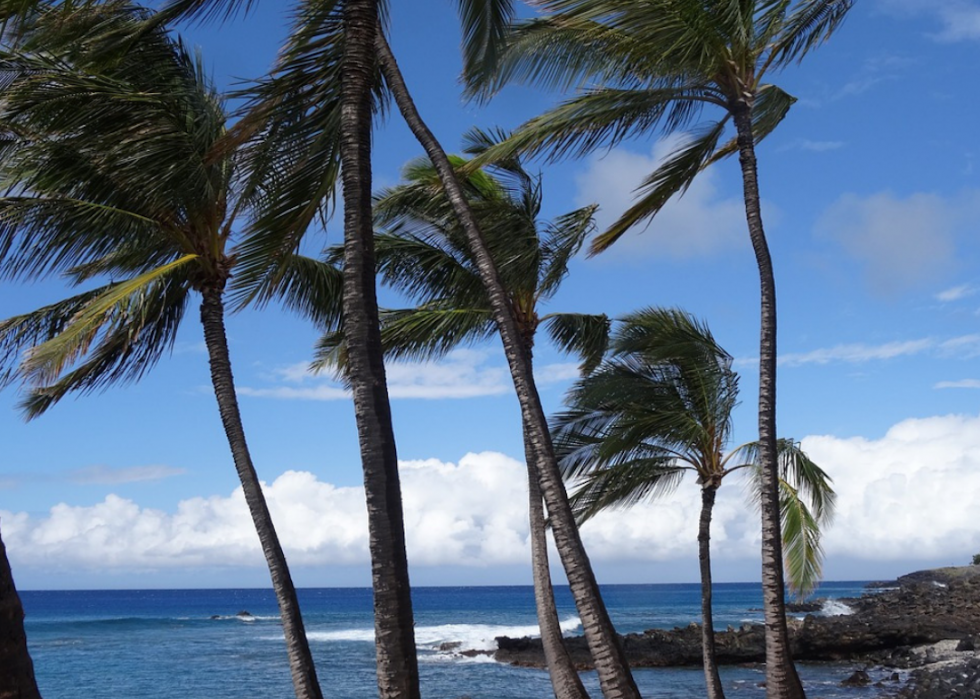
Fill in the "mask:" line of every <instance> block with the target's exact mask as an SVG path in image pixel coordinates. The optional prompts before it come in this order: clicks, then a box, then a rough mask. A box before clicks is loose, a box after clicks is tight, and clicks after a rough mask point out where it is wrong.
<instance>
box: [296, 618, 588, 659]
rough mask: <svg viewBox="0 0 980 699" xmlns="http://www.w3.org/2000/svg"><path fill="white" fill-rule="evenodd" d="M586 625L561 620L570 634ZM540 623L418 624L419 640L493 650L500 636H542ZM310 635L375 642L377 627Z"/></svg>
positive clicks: (434, 646) (423, 644) (424, 644)
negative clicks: (508, 624) (375, 629)
mask: <svg viewBox="0 0 980 699" xmlns="http://www.w3.org/2000/svg"><path fill="white" fill-rule="evenodd" d="M581 625H582V621H581V620H580V619H579V618H578V617H576V616H573V617H569V618H568V619H565V620H564V621H562V622H561V624H560V628H561V630H562V633H564V634H568V633H571V632H573V631H575V630H576V629H578V628H579V627H580V626H581ZM538 635H540V632H539V630H538V627H537V625H536V624H535V625H528V626H502V625H498V624H439V625H437V626H416V627H415V643H416V644H417V645H418V647H419V649H420V650H428V651H438V650H440V648H441V647H444V646H445V645H448V644H452V645H453V650H452V653H453V654H458V653H459V652H461V651H468V650H478V651H493V650H496V649H497V642H496V640H495V639H496V638H497V636H510V637H512V638H520V637H522V636H538ZM306 637H307V638H308V639H310V640H311V641H319V642H327V643H329V642H338V641H355V642H366V643H374V629H373V628H369V629H365V628H360V629H337V630H336V631H309V632H307V634H306Z"/></svg>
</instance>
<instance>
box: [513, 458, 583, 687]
mask: <svg viewBox="0 0 980 699" xmlns="http://www.w3.org/2000/svg"><path fill="white" fill-rule="evenodd" d="M524 454H525V458H526V460H527V494H528V508H527V509H528V528H529V533H530V537H531V573H532V576H533V579H534V602H535V607H536V609H537V614H538V628H539V629H540V630H541V647H542V649H543V650H544V658H545V662H547V664H548V674H549V676H550V677H551V687H552V689H553V690H554V692H555V697H556V699H589V694H588V692H586V691H585V687H584V686H583V685H582V679H581V678H580V677H579V674H578V672H577V671H576V670H575V666H574V665H573V664H572V659H571V657H570V656H569V655H568V650H567V649H566V648H565V642H564V641H563V640H562V632H561V621H560V619H559V618H558V609H557V607H556V606H555V590H554V587H553V586H552V584H551V566H550V565H549V564H548V536H547V526H546V518H545V510H544V502H543V501H542V499H541V488H540V487H539V486H538V473H537V470H536V468H535V462H536V459H535V457H534V453H533V452H532V451H531V444H530V441H529V440H525V443H524Z"/></svg>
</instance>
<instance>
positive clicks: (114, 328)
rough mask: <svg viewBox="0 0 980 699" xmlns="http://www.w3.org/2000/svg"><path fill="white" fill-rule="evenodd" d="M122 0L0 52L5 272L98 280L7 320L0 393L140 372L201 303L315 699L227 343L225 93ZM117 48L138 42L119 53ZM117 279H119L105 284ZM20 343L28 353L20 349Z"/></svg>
mask: <svg viewBox="0 0 980 699" xmlns="http://www.w3.org/2000/svg"><path fill="white" fill-rule="evenodd" d="M147 16H148V15H147V13H146V12H145V11H143V10H140V9H139V8H137V7H135V6H133V5H131V4H129V3H128V2H120V1H119V0H115V1H113V2H106V3H100V4H97V5H83V6H80V7H72V6H68V5H65V6H58V5H53V6H50V7H42V8H41V9H40V10H39V12H38V13H36V14H35V15H34V16H32V17H31V18H30V20H29V22H28V23H27V24H25V25H24V26H21V27H20V30H21V32H22V37H21V39H22V43H21V45H20V48H19V50H18V51H16V52H5V53H4V55H3V56H2V59H3V60H5V61H8V62H10V63H13V64H14V65H17V66H19V67H20V69H21V70H22V71H23V72H22V76H21V78H20V79H19V80H17V81H15V82H14V84H13V85H12V86H11V87H10V89H9V90H8V91H7V92H6V93H5V95H4V101H3V103H2V105H0V129H3V131H4V132H5V133H7V134H11V135H13V136H14V140H12V141H11V142H10V143H9V144H8V145H7V147H6V149H5V150H4V151H3V152H2V154H0V184H2V188H3V189H4V190H5V191H7V192H8V194H7V195H6V196H4V197H2V198H0V251H4V252H5V256H4V258H3V259H2V260H0V273H2V274H3V275H4V276H6V277H8V278H9V277H18V276H26V277H36V276H41V275H46V274H50V273H53V272H63V273H64V274H65V275H66V276H67V278H68V279H69V280H70V281H71V282H73V283H75V284H85V285H92V284H93V283H94V284H95V286H94V287H92V288H89V289H88V290H86V291H83V292H81V293H79V294H76V295H75V296H72V297H71V298H68V299H65V300H63V301H59V302H56V303H53V304H51V305H49V306H45V307H44V308H41V309H38V310H36V311H34V312H31V313H27V314H24V315H20V316H16V317H13V318H9V319H7V320H5V321H2V322H0V383H10V382H15V381H23V382H24V383H25V384H26V386H27V388H28V394H27V397H26V399H25V401H24V404H23V405H24V408H25V411H26V414H27V416H28V417H30V418H33V417H36V416H38V415H40V414H41V413H43V412H45V411H46V410H48V409H49V408H51V407H52V406H53V405H54V404H56V403H57V402H58V401H59V400H61V399H62V398H64V397H65V396H67V395H69V394H71V393H86V392H90V391H93V390H98V389H101V388H104V387H107V386H108V385H110V384H112V383H121V382H126V381H133V380H136V379H138V378H139V377H140V376H141V375H142V374H143V373H144V372H146V371H147V370H149V369H150V368H151V367H152V366H153V365H154V364H155V363H156V361H157V360H158V359H159V358H160V357H161V355H163V354H164V353H166V352H168V351H169V350H170V349H171V348H172V346H173V342H174V340H175V337H176V333H177V329H178V327H179V326H180V323H181V320H182V319H183V317H184V314H185V311H186V309H187V306H188V304H189V303H190V301H191V298H192V297H193V296H194V295H199V296H200V320H201V324H202V326H203V329H204V339H205V344H206V346H207V351H208V357H209V360H210V367H211V381H212V385H213V388H214V393H215V397H216V399H217V402H218V409H219V412H220V415H221V421H222V425H223V427H224V431H225V436H226V437H227V439H228V444H229V446H230V448H231V452H232V457H233V460H234V463H235V468H236V470H237V472H238V476H239V478H240V480H241V484H242V488H243V491H244V494H245V500H246V503H247V504H248V508H249V512H250V513H251V516H252V521H253V523H254V525H255V528H256V531H257V533H258V536H259V541H260V543H261V547H262V551H263V554H264V555H265V558H266V561H267V563H268V566H269V571H270V574H271V577H272V583H273V587H274V589H275V592H276V597H277V600H278V603H279V608H280V612H281V616H282V624H283V632H284V635H285V639H286V646H287V651H288V656H289V663H290V669H291V672H292V679H293V685H294V688H295V690H296V696H297V697H302V698H304V699H319V698H320V697H321V696H322V695H321V691H320V686H319V683H318V681H317V677H316V671H315V669H314V666H313V659H312V656H311V654H310V649H309V644H308V641H307V639H306V633H305V631H304V627H303V620H302V617H301V616H300V611H299V604H298V601H297V597H296V590H295V588H294V587H293V583H292V580H291V577H290V573H289V569H288V566H287V564H286V558H285V556H284V554H283V551H282V548H281V546H280V544H279V539H278V537H277V535H276V532H275V528H274V526H273V523H272V518H271V516H270V513H269V509H268V507H267V505H266V501H265V498H264V496H263V494H262V488H261V485H260V482H259V479H258V476H257V474H256V472H255V468H254V466H253V464H252V460H251V457H250V455H249V450H248V445H247V443H246V440H245V434H244V429H243V426H242V420H241V416H240V413H239V408H238V402H237V398H236V394H235V387H234V379H233V376H232V370H231V361H230V356H229V349H228V343H227V338H226V334H225V302H224V296H225V290H226V285H227V283H228V279H229V277H230V276H231V273H232V270H233V269H235V268H236V265H237V262H238V253H239V246H238V245H237V236H236V234H235V230H234V224H235V221H236V218H237V217H238V215H239V214H241V213H242V212H243V211H246V210H247V209H248V206H249V203H250V202H249V195H250V194H254V193H255V192H250V188H249V187H247V186H246V183H244V182H243V178H242V175H241V168H240V163H239V155H238V154H237V153H235V152H234V151H229V150H227V149H225V148H224V147H219V146H220V144H221V142H222V140H223V139H224V138H225V134H226V120H227V117H226V113H225V111H224V108H223V104H222V100H221V98H220V97H219V96H218V95H217V93H216V92H215V91H214V89H213V87H212V86H210V85H209V84H208V82H207V79H206V78H205V75H206V73H205V70H204V67H203V66H202V65H201V64H200V62H199V61H198V60H195V59H194V58H193V57H192V55H191V54H189V53H188V52H187V50H186V49H185V48H184V46H183V45H182V44H181V43H180V42H179V41H175V40H172V39H171V38H170V37H169V35H168V34H167V33H166V32H165V31H164V30H162V29H160V28H156V29H153V30H150V31H146V30H145V28H144V26H143V22H144V20H145V19H146V17H147ZM121 38H122V39H124V40H125V42H126V44H127V50H126V51H124V52H119V51H117V50H116V47H117V46H118V41H119V40H120V39H121ZM106 279H108V280H109V281H106ZM24 350H26V352H24Z"/></svg>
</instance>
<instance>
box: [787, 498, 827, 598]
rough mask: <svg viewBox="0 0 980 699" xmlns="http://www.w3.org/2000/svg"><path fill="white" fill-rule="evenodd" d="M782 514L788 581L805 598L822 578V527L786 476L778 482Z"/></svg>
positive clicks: (800, 596)
mask: <svg viewBox="0 0 980 699" xmlns="http://www.w3.org/2000/svg"><path fill="white" fill-rule="evenodd" d="M779 516H780V520H781V521H782V537H783V564H784V566H785V568H786V578H787V582H788V583H789V586H790V589H792V590H793V592H794V593H795V594H796V596H797V597H798V598H800V599H802V598H804V597H806V596H807V595H809V594H810V592H812V591H813V589H814V588H815V587H816V585H817V583H818V582H819V581H820V573H821V569H822V567H823V549H822V547H821V545H820V532H821V526H820V523H819V522H818V521H817V518H816V517H815V516H814V515H813V514H812V513H811V511H810V509H809V508H808V507H807V504H806V500H805V499H804V498H802V497H800V493H799V492H798V491H797V489H795V488H793V487H792V486H791V485H790V484H789V483H787V482H786V481H785V480H783V479H780V481H779Z"/></svg>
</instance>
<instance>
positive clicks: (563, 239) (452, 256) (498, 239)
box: [320, 130, 609, 699]
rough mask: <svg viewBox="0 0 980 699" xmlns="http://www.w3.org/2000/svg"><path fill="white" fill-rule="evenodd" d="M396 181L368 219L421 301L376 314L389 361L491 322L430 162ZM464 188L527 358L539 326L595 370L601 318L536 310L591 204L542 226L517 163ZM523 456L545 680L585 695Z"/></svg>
mask: <svg viewBox="0 0 980 699" xmlns="http://www.w3.org/2000/svg"><path fill="white" fill-rule="evenodd" d="M500 137H502V134H500V133H499V132H497V133H487V132H482V131H479V130H474V131H472V132H471V133H470V134H469V135H468V136H467V142H468V145H467V150H468V151H469V152H479V151H480V150H482V149H484V148H486V147H487V146H488V145H492V144H493V143H494V142H495V141H496V140H499V138H500ZM453 163H454V165H455V166H456V167H457V168H459V167H462V166H463V165H464V164H465V161H464V160H463V159H461V158H453ZM404 176H405V179H406V183H405V184H402V185H399V186H397V187H395V188H392V189H388V190H385V191H383V192H381V193H379V194H378V195H377V196H376V199H375V207H374V211H375V222H376V224H377V225H378V226H379V227H381V228H382V229H386V232H383V233H379V234H377V235H376V238H375V240H376V250H377V259H378V268H379V272H380V274H381V276H382V278H383V279H384V281H385V282H386V283H387V284H389V285H390V286H392V287H395V288H397V289H399V290H401V291H402V292H404V293H405V294H407V295H408V296H409V297H410V298H411V299H412V300H413V301H414V302H415V303H417V304H418V305H417V307H415V308H409V309H402V310H395V311H386V312H384V313H383V314H382V344H383V345H384V347H385V352H386V354H387V355H389V356H391V357H405V356H409V357H413V358H420V359H433V358H437V357H440V356H443V355H445V353H446V352H449V351H450V350H451V349H453V348H454V347H457V346H459V345H461V344H466V343H471V342H476V341H480V340H484V339H486V338H488V337H490V336H492V335H493V334H494V329H495V328H494V324H493V319H492V316H491V311H490V307H489V304H488V302H487V297H486V292H485V290H484V288H483V284H482V282H481V280H480V277H479V274H478V272H477V270H476V269H475V266H474V263H473V257H472V255H471V253H470V250H469V247H468V245H467V241H466V237H465V234H464V233H463V231H462V230H461V229H460V226H459V224H458V222H457V220H456V216H455V214H454V213H453V211H452V208H451V206H450V204H449V202H448V200H447V198H446V195H445V192H444V191H443V188H442V185H441V182H440V181H439V178H438V176H437V174H436V172H435V170H434V169H433V167H432V165H431V163H430V162H429V161H428V160H426V159H420V160H418V161H415V162H412V163H410V164H409V165H408V166H406V168H405V171H404ZM463 186H464V187H465V193H466V196H467V200H468V202H469V204H470V207H471V208H472V210H473V212H474V214H475V215H476V217H477V219H478V221H479V223H480V227H481V230H482V231H484V235H485V236H486V238H487V243H488V245H489V246H490V249H491V251H492V254H493V256H494V259H495V260H496V261H497V262H498V263H501V264H500V269H501V276H502V281H503V283H504V285H505V286H506V288H507V293H508V299H509V303H510V304H511V306H512V308H514V309H515V311H516V316H517V318H518V328H519V332H520V334H521V338H522V342H523V351H524V353H525V354H526V356H527V359H528V362H529V363H531V362H532V361H533V360H532V356H533V348H534V343H535V338H536V335H537V331H538V330H539V329H543V330H545V331H546V332H547V334H548V335H549V336H550V337H551V338H552V339H553V340H554V341H555V342H556V343H557V344H558V345H559V346H560V347H561V348H562V349H564V350H567V351H572V352H575V353H576V354H578V355H580V356H581V357H582V359H583V364H584V368H585V369H591V368H592V367H594V366H595V365H596V364H597V363H598V361H599V360H600V359H601V357H602V354H603V351H604V350H605V346H606V339H607V336H608V326H609V321H608V319H607V318H606V316H605V315H585V314H570V313H551V314H543V315H539V312H540V311H539V309H540V306H541V304H542V303H544V302H545V301H547V300H548V299H550V298H551V297H552V296H553V295H554V294H555V293H556V292H557V291H558V288H559V285H560V284H561V282H562V281H563V279H564V278H565V276H566V274H567V272H568V263H569V261H570V260H571V258H572V257H573V256H574V255H575V253H576V252H577V251H578V250H579V249H580V248H581V246H582V244H583V242H584V241H585V239H586V237H587V236H588V235H589V234H590V233H591V232H592V231H593V229H594V224H593V222H592V214H593V212H594V210H595V207H594V206H587V207H584V208H581V209H578V210H575V211H572V212H570V213H567V214H564V215H562V216H560V217H558V218H557V219H555V220H554V221H553V222H542V221H540V220H539V216H540V211H541V199H542V189H541V184H540V180H539V178H535V177H532V176H531V175H530V174H529V173H528V172H527V171H526V170H525V169H524V168H523V166H522V165H521V163H520V161H518V160H513V161H509V162H506V163H499V164H497V165H496V166H494V167H492V168H490V171H489V172H485V171H483V170H480V171H477V172H475V173H472V174H471V175H469V176H468V177H467V178H466V179H465V180H464V182H463ZM336 254H337V253H334V255H335V257H336ZM320 361H321V363H322V364H326V365H332V366H338V365H339V366H346V364H347V350H346V347H345V344H344V333H343V331H342V330H339V329H338V330H335V331H333V332H331V333H328V334H327V335H326V336H325V337H324V338H323V340H322V341H321V343H320ZM525 452H526V458H527V468H528V483H529V503H528V507H529V529H530V539H531V561H532V572H533V576H534V590H535V599H536V607H537V613H538V624H539V627H540V629H541V638H542V643H543V646H544V651H545V657H546V659H547V663H548V668H549V672H550V674H551V680H552V686H553V688H554V690H555V695H556V696H558V697H567V698H570V699H571V698H574V697H586V696H587V694H586V693H585V689H584V687H583V686H582V683H581V680H580V679H579V677H578V673H577V672H576V671H575V668H574V666H573V664H572V662H571V659H570V658H569V656H568V653H567V651H566V649H565V646H564V643H563V641H562V633H561V629H560V627H559V620H558V614H557V610H556V609H555V601H554V593H553V590H552V586H551V575H550V570H549V565H548V552H547V539H546V525H545V515H544V509H543V505H542V499H541V494H540V490H539V488H538V487H537V481H538V475H537V472H536V470H535V469H536V465H535V464H536V461H537V458H536V456H535V454H534V452H533V443H532V441H531V439H530V438H529V436H528V435H525Z"/></svg>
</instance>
